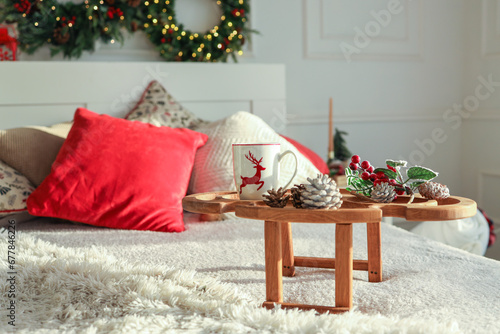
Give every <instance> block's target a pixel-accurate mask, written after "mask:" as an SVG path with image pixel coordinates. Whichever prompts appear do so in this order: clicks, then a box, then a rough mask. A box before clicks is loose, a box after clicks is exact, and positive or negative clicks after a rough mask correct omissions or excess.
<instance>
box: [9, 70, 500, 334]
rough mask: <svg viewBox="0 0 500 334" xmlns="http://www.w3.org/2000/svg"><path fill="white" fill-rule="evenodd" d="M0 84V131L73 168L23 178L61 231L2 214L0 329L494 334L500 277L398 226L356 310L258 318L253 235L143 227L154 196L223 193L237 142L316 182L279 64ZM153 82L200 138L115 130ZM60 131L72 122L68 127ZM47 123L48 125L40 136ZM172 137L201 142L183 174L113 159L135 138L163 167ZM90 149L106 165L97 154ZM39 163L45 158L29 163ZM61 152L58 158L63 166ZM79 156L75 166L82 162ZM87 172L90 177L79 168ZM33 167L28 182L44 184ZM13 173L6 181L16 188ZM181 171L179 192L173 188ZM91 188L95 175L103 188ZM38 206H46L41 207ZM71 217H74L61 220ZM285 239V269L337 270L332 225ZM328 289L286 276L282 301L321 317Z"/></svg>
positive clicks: (246, 224) (244, 227) (157, 130)
mask: <svg viewBox="0 0 500 334" xmlns="http://www.w3.org/2000/svg"><path fill="white" fill-rule="evenodd" d="M0 70H1V73H2V79H1V80H0V120H1V121H0V123H1V128H2V129H13V128H19V127H26V126H38V128H30V129H36V130H37V131H38V130H41V129H42V128H41V127H44V128H43V130H44V131H45V132H47V131H48V133H49V134H50V135H51V136H54V137H49V136H47V137H44V138H51V139H50V140H52V142H51V143H52V144H53V146H54V147H56V148H57V147H59V148H60V150H59V149H58V150H57V152H56V153H53V152H52V154H53V156H52V157H51V158H50V159H49V157H48V154H45V153H44V154H41V155H42V156H43V157H45V158H46V160H49V162H50V160H51V159H52V160H53V161H54V162H53V163H51V166H52V167H51V168H59V167H60V166H67V165H66V164H68V163H69V162H68V161H69V160H71V159H72V160H71V161H72V163H73V165H71V168H68V169H66V170H65V173H64V175H62V174H61V175H59V177H58V178H55V177H52V176H51V175H52V173H53V171H52V169H51V170H46V171H45V173H46V174H49V176H47V175H45V176H44V174H43V173H42V174H40V173H38V174H36V173H35V174H33V175H31V176H32V177H31V178H32V179H33V180H29V179H28V181H30V182H31V183H30V184H31V187H32V188H33V189H34V190H33V191H32V192H31V193H30V194H28V195H26V196H27V198H26V200H27V201H28V204H30V203H31V206H32V207H37V208H38V209H37V210H39V211H36V210H35V211H31V210H30V212H31V213H42V214H41V215H40V216H43V215H50V216H57V217H58V218H53V217H37V218H33V217H29V216H28V217H26V216H22V215H25V212H24V211H25V210H24V211H23V210H19V212H17V211H15V210H11V212H10V213H9V215H8V216H5V217H7V218H5V217H4V219H3V223H4V226H5V229H4V230H3V233H1V234H0V237H1V243H2V245H1V246H0V247H1V248H2V252H4V254H5V255H4V256H2V261H3V262H4V264H3V265H5V268H7V270H6V271H4V274H3V275H4V276H6V277H4V276H3V277H2V280H1V283H0V286H1V289H2V293H3V294H4V295H5V296H6V298H3V299H2V301H1V303H2V307H1V310H0V315H1V319H2V320H1V322H0V328H2V330H3V331H7V330H11V329H12V328H13V327H14V326H13V324H15V328H16V329H17V330H18V331H20V332H23V331H24V332H36V331H44V330H45V331H53V332H88V333H90V332H93V333H95V332H97V333H107V332H113V331H114V332H126V333H132V332H140V333H143V332H192V333H199V332H223V333H249V332H269V333H272V332H280V333H281V332H285V333H298V332H311V333H317V332H325V333H373V332H377V333H394V332H408V333H495V332H499V330H500V319H499V318H498V314H500V303H499V302H498V301H499V300H500V263H499V262H498V261H494V260H490V259H486V258H483V257H480V256H476V255H472V254H470V253H467V252H464V251H461V250H457V249H455V248H451V247H448V246H445V245H443V244H440V243H437V242H434V241H432V240H429V239H425V238H423V237H420V236H418V235H415V234H412V233H409V232H407V231H404V230H402V229H399V228H397V227H394V226H390V225H385V224H383V227H382V259H383V263H384V273H383V280H382V282H381V283H370V282H368V280H367V274H366V273H365V272H355V274H354V287H353V290H354V296H353V299H354V300H353V303H354V306H355V307H354V310H352V311H351V312H347V313H344V314H340V315H329V314H323V315H317V314H315V313H314V311H308V312H299V311H297V310H281V309H279V307H278V308H276V309H274V310H266V309H263V308H261V307H260V305H261V303H262V301H263V300H264V298H265V271H264V236H263V222H261V221H255V220H245V219H240V218H236V217H234V216H232V217H231V216H226V217H216V218H215V219H216V220H213V219H214V217H211V219H210V220H207V219H206V217H200V216H198V215H190V214H188V213H182V212H181V213H179V212H176V213H175V217H176V218H175V219H176V220H175V222H176V223H181V224H182V232H181V231H180V230H178V231H177V233H176V232H172V233H169V232H166V231H164V230H162V227H161V226H159V225H157V224H155V223H153V222H154V221H158V217H161V218H162V219H163V218H165V216H161V215H164V214H165V213H164V212H163V211H161V210H159V211H158V212H157V211H154V212H155V214H158V215H160V216H155V217H156V218H155V217H153V218H151V217H150V216H151V215H148V214H145V213H144V210H145V209H146V212H153V211H152V210H154V209H152V208H151V206H148V205H150V203H154V201H155V200H156V198H159V199H160V200H163V201H164V202H162V203H163V204H162V205H161V206H162V207H168V205H169V204H168V203H170V202H169V201H167V199H169V198H170V197H168V196H170V194H171V193H177V194H176V200H177V199H178V198H179V197H182V196H183V194H182V191H184V194H185V193H186V192H191V193H192V192H203V191H211V190H222V189H224V187H230V186H231V182H232V181H231V177H230V176H229V177H228V168H230V158H229V156H228V151H227V150H224V149H223V148H224V147H225V146H227V145H228V143H230V142H231V141H234V140H245V139H246V138H248V137H249V136H253V137H252V138H259V139H261V140H265V141H267V140H279V141H281V142H282V143H283V145H291V146H290V147H291V148H292V149H294V150H296V151H297V153H298V154H301V159H300V164H301V165H300V168H299V169H300V171H301V175H300V176H299V177H302V179H304V178H305V177H307V176H310V175H311V174H314V173H317V172H318V166H316V165H314V164H313V163H312V160H311V157H310V156H308V155H307V153H306V152H305V151H303V149H300V148H299V147H298V146H294V145H293V144H291V142H289V141H287V140H286V139H285V138H284V137H282V136H280V134H281V135H282V134H286V112H285V111H286V109H285V99H286V94H285V92H286V90H285V68H284V66H282V65H278V64H272V65H271V64H270V65H257V64H236V65H234V64H232V65H229V64H185V63H182V64H170V63H85V62H18V63H16V62H13V63H6V64H2V66H1V67H0ZM154 80H156V81H157V82H158V83H159V84H161V85H162V86H164V87H165V88H166V90H167V91H168V93H169V94H171V96H172V97H175V100H176V101H177V102H178V103H179V104H180V105H182V107H183V108H185V109H186V110H189V111H190V112H191V113H192V114H194V115H195V116H196V119H199V120H201V121H200V122H202V123H197V124H196V127H194V128H195V129H196V130H197V131H195V132H193V131H190V130H184V129H181V130H178V131H177V130H176V131H175V132H168V131H169V130H166V129H163V130H162V128H161V127H157V126H149V125H145V124H144V123H141V122H130V121H125V120H123V118H124V117H129V116H130V115H136V116H137V113H136V114H134V113H132V112H131V110H132V111H133V110H138V107H139V106H140V104H141V103H140V102H141V101H146V100H147V99H148V96H149V95H147V94H146V95H144V94H145V92H148V89H149V91H152V90H153V88H152V87H151V81H154ZM160 91H161V90H160ZM168 101H171V100H168ZM77 108H79V109H78V110H79V111H78V112H76V113H75V110H76V109H77ZM177 111H179V110H177ZM100 114H108V115H111V116H113V118H112V117H107V116H101V115H100ZM72 120H74V123H73V124H71V123H68V122H70V121H72ZM130 123H133V124H134V125H131V124H130ZM136 123H137V125H136ZM138 123H141V124H138ZM54 124H60V125H59V127H55V128H54V127H53V128H50V126H52V125H54ZM102 124H105V126H102ZM190 124H192V123H190ZM200 124H201V125H200ZM75 125H78V126H77V128H78V129H76V130H75ZM128 126H129V127H128ZM70 128H71V130H70ZM47 129H49V130H47ZM96 129H97V130H96ZM110 129H114V130H113V131H114V132H109V131H111V130H110ZM27 131H28V130H27ZM30 131H31V130H30ZM68 131H69V135H68ZM3 133H4V134H5V131H4V132H3ZM196 133H201V134H202V135H197V134H196ZM1 136H2V135H1V134H0V138H1ZM113 136H116V137H117V138H118V139H119V140H113V138H114V137H113ZM172 136H175V137H172ZM183 136H188V138H189V140H190V142H193V141H194V142H197V144H196V145H194V146H193V145H191V146H190V152H191V153H190V154H191V155H190V158H189V159H191V160H192V162H191V164H190V165H183V166H181V167H182V168H180V169H179V170H170V169H168V171H169V172H168V173H165V172H164V170H165V168H170V167H168V166H169V165H172V164H173V162H178V161H180V160H182V159H180V158H179V159H177V160H175V159H173V158H172V156H173V155H170V156H169V157H167V158H164V159H160V158H158V159H151V157H150V160H144V161H143V160H141V159H142V158H139V157H138V156H133V157H132V158H130V157H129V156H128V155H126V154H125V153H124V152H129V151H130V150H132V151H134V147H136V146H134V144H133V143H134V142H137V141H138V140H140V143H141V144H140V145H141V151H140V152H145V151H146V149H145V148H147V150H148V151H151V152H152V153H151V154H153V157H155V155H158V154H163V153H162V151H161V150H158V145H159V144H158V143H161V147H168V149H169V150H178V149H179V146H182V145H183V144H182V145H181V142H182V143H183V142H184V141H186V140H187V139H185V138H186V137H183ZM131 137H133V138H135V139H134V141H133V142H131V141H130V140H131ZM65 138H66V139H65ZM89 138H90V139H89ZM172 138H174V139H172ZM82 142H83V143H86V146H85V150H82V149H81V145H82V144H81V143H82ZM167 142H175V143H176V145H171V146H168V145H170V144H168V145H167ZM202 142H203V143H202ZM38 144H40V143H38ZM42 144H43V145H45V144H46V143H42ZM70 144H74V146H69V145H70ZM40 145H41V144H40ZM79 145H80V146H79ZM103 145H115V146H103ZM16 147H17V146H16ZM101 147H106V148H107V149H110V150H111V149H113V151H112V153H107V155H105V156H101V155H99V154H101V152H99V151H100V148H101ZM182 147H184V146H182ZM37 150H38V151H40V150H41V148H38V149H35V150H34V151H32V152H31V153H30V154H32V155H34V154H35V153H36V152H37ZM182 150H183V151H185V150H186V149H185V147H184V148H183V149H182ZM14 151H15V150H14ZM61 151H63V152H66V153H65V159H63V158H62V157H61ZM44 152H45V151H44ZM81 152H83V153H81ZM117 152H118V153H117ZM169 152H170V151H169ZM175 152H178V151H175ZM1 154H5V153H4V152H0V155H1ZM54 154H55V155H57V156H54ZM80 154H82V155H80ZM85 154H87V155H85ZM145 155H147V154H145ZM75 157H80V158H81V157H87V159H84V160H85V162H82V160H78V159H75ZM103 157H105V158H103ZM141 157H142V154H141ZM182 157H184V156H182ZM70 158H71V159H70ZM108 158H109V159H108ZM25 159H26V158H25ZM113 159H115V160H116V161H115V162H116V163H117V164H116V166H119V165H120V164H119V163H121V164H124V163H128V164H129V165H128V166H132V165H133V164H136V165H140V164H143V165H142V166H143V167H144V166H158V168H154V169H151V168H149V167H148V169H146V172H142V173H138V174H137V175H136V174H132V173H133V168H131V167H130V168H127V169H126V172H127V173H129V174H125V175H123V174H119V173H117V172H116V171H114V170H112V169H111V168H108V165H107V163H108V160H113ZM28 160H29V156H28ZM174 160H175V161H174ZM198 160H199V161H198ZM75 161H76V162H75ZM95 161H97V167H96V166H95V165H92V166H89V164H91V163H94V162H95ZM45 163H47V162H46V161H45ZM54 165H55V166H56V167H54ZM103 166H105V167H103ZM91 167H92V168H91ZM30 168H31V172H33V170H35V172H40V170H41V168H38V167H37V166H35V167H33V166H31V167H30ZM144 168H146V167H144ZM103 169H104V170H103ZM116 169H117V170H118V169H120V168H118V167H117V168H116ZM185 170H188V171H189V173H188V175H187V174H186V172H185ZM96 171H97V172H101V173H97V172H96ZM191 171H192V173H191ZM162 172H163V174H162ZM18 173H19V174H13V177H14V178H16V177H18V178H19V179H20V178H21V176H22V175H24V174H23V173H21V172H19V171H18ZM88 173H95V174H88ZM155 173H157V174H155ZM181 173H184V174H182V175H184V176H183V178H184V179H186V178H188V180H187V181H186V180H185V181H184V184H183V186H182V187H180V188H175V187H176V186H174V183H175V182H177V181H178V180H177V179H179V178H181V177H180V176H179V175H181ZM100 174H103V175H105V176H106V177H103V178H102V179H101V178H100V177H101V176H100ZM284 174H285V175H282V176H283V177H284V178H286V177H288V175H286V172H285V173H284ZM66 175H70V176H71V182H73V183H71V186H72V187H78V188H76V189H78V191H76V192H71V191H72V190H71V189H72V187H69V186H67V184H66V183H65V182H66V181H65V182H63V181H61V180H66V179H64V178H63V176H66ZM132 175H133V177H132ZM172 175H174V177H172ZM152 176H155V177H152ZM51 179H53V180H52V182H51V183H50V184H49V182H48V181H50V180H51ZM110 179H113V180H115V181H114V182H113V183H111V184H112V187H113V189H115V188H116V189H120V191H116V190H110V184H109V182H108V181H109V180H110ZM164 179H167V181H165V180H164ZM47 180H48V181H47ZM54 180H55V181H58V182H62V183H54ZM116 180H119V182H117V181H116ZM162 182H166V183H162ZM186 182H187V184H186ZM297 182H301V179H300V178H299V179H298V180H297ZM35 183H38V184H35ZM81 187H83V188H81ZM96 187H101V188H102V189H104V190H105V191H104V192H101V193H99V194H100V195H99V196H101V197H96V198H91V199H89V194H92V196H94V195H95V196H97V195H98V193H97V192H96V191H95V189H96ZM120 187H123V188H120ZM217 187H218V188H220V189H216V188H217ZM61 189H63V190H64V191H61ZM106 191H107V192H106ZM113 191H114V192H113ZM124 192H127V194H128V197H126V198H125V199H122V200H123V201H122V202H125V203H127V205H125V206H118V205H115V204H116V203H117V202H118V200H119V199H120V196H121V194H123V193H124ZM69 193H71V196H69V195H68V194H69ZM102 194H107V195H108V196H109V198H107V197H102V196H104V195H102ZM151 194H154V196H151ZM179 194H180V195H179ZM35 195H36V196H35ZM57 196H60V197H57ZM92 196H90V197H92ZM164 196H166V197H164ZM30 197H31V199H30ZM75 199H77V201H76V202H77V203H76V204H75ZM30 201H31V202H30ZM68 201H69V202H68ZM139 202H140V205H137V206H136V207H135V208H136V211H140V210H142V211H141V212H140V213H141V214H142V216H141V215H137V216H136V211H133V212H132V211H127V210H130V208H131V207H132V206H134V205H135V204H136V203H139ZM46 203H51V205H49V206H50V207H49V208H47V207H46ZM77 204H78V205H77ZM84 204H85V205H84ZM103 204H105V205H103ZM95 205H98V208H96V206H95ZM28 206H29V205H28ZM82 207H83V208H82ZM103 207H104V208H103ZM111 207H112V209H113V210H114V211H113V210H111ZM68 208H70V209H68ZM101 209H102V210H104V211H105V214H104V215H101V216H99V217H97V218H95V220H94V222H95V221H99V222H102V221H106V222H109V221H112V222H113V224H111V225H106V224H97V223H96V224H89V223H85V220H86V219H90V218H89V217H90V216H92V215H93V212H94V211H99V210H101ZM162 209H163V208H162ZM148 210H149V211H148ZM172 210H173V209H172ZM49 211H50V212H49ZM170 211H171V210H170ZM75 212H78V214H79V216H76V217H78V219H71V218H75V214H76V213H75ZM110 212H111V213H110ZM49 213H50V214H49ZM110 215H112V216H110ZM153 216H154V215H153ZM110 217H112V218H110ZM144 217H147V219H146V218H144ZM178 217H181V221H180V222H179V219H178ZM150 218H151V219H150ZM68 220H73V221H76V222H70V221H68ZM138 222H142V223H141V224H139V223H138ZM162 226H163V225H162ZM172 228H173V227H172ZM172 231H175V229H174V230H172ZM293 233H294V246H295V253H296V254H297V255H304V256H320V257H334V247H332V243H333V240H335V238H334V235H335V229H334V228H333V227H332V226H327V225H315V224H298V225H297V226H295V225H294V226H293ZM353 243H354V258H366V253H367V247H366V228H365V227H364V224H359V225H356V226H355V227H354V240H353ZM9 246H10V248H9ZM9 250H11V251H12V252H13V253H8V251H9ZM9 256H10V257H9ZM4 278H5V279H4ZM334 279H335V275H334V271H332V270H328V269H313V268H301V269H298V270H297V273H296V276H295V277H286V278H285V280H284V284H283V288H284V299H285V301H288V302H299V303H304V304H319V305H333V304H334V293H333V287H334V284H333V282H334Z"/></svg>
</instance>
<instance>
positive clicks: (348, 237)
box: [335, 224, 353, 309]
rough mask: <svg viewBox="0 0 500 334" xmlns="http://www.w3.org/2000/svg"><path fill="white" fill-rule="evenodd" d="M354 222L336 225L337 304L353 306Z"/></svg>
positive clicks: (338, 305)
mask: <svg viewBox="0 0 500 334" xmlns="http://www.w3.org/2000/svg"><path fill="white" fill-rule="evenodd" d="M352 269H353V264H352V224H336V226H335V306H336V307H348V308H349V309H351V308H352Z"/></svg>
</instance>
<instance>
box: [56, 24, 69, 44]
mask: <svg viewBox="0 0 500 334" xmlns="http://www.w3.org/2000/svg"><path fill="white" fill-rule="evenodd" d="M61 32H62V28H61V27H59V28H55V29H54V41H56V43H57V44H60V45H62V44H66V43H68V41H69V39H70V37H71V36H70V34H69V32H66V33H65V34H62V33H61Z"/></svg>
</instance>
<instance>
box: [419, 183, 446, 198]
mask: <svg viewBox="0 0 500 334" xmlns="http://www.w3.org/2000/svg"><path fill="white" fill-rule="evenodd" d="M418 192H419V193H420V195H422V196H423V197H425V198H427V199H445V198H448V197H449V196H450V190H449V189H448V187H447V186H445V185H444V184H441V183H437V182H425V183H422V184H421V185H419V186H418Z"/></svg>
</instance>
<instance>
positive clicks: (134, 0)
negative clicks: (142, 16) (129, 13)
mask: <svg viewBox="0 0 500 334" xmlns="http://www.w3.org/2000/svg"><path fill="white" fill-rule="evenodd" d="M127 4H128V5H129V6H130V7H137V6H139V5H140V4H141V0H128V2H127Z"/></svg>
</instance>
